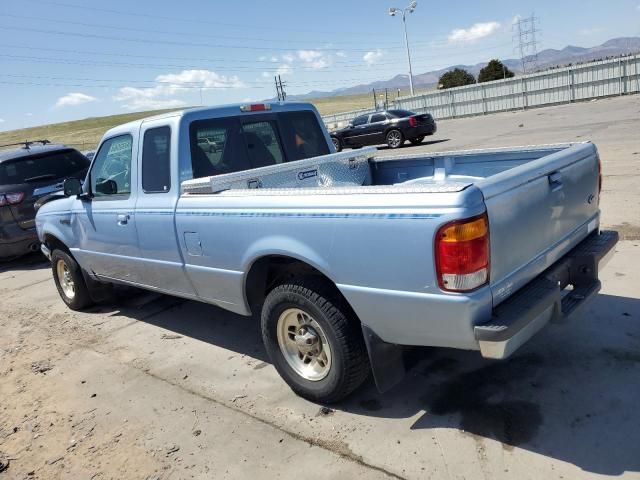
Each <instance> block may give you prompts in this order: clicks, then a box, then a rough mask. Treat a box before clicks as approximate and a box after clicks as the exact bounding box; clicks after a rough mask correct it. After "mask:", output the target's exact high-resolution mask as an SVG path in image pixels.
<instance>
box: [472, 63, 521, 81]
mask: <svg viewBox="0 0 640 480" xmlns="http://www.w3.org/2000/svg"><path fill="white" fill-rule="evenodd" d="M514 75H515V74H514V73H513V72H512V71H511V70H509V69H508V68H507V67H505V65H504V63H502V62H501V61H500V60H498V59H497V58H494V59H493V60H491V61H490V62H489V63H488V64H487V66H486V67H484V68H483V69H482V70H480V73H479V74H478V83H482V82H491V81H493V80H501V79H503V78H511V77H513V76H514Z"/></svg>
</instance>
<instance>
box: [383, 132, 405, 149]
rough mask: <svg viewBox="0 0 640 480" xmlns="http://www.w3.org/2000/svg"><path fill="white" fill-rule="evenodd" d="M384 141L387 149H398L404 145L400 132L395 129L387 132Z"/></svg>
mask: <svg viewBox="0 0 640 480" xmlns="http://www.w3.org/2000/svg"><path fill="white" fill-rule="evenodd" d="M385 141H386V142H387V145H388V146H389V148H400V147H401V146H402V144H403V143H404V135H402V132H401V131H400V130H397V129H395V128H394V129H393V130H389V131H388V132H387V135H386V137H385Z"/></svg>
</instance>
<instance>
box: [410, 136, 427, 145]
mask: <svg viewBox="0 0 640 480" xmlns="http://www.w3.org/2000/svg"><path fill="white" fill-rule="evenodd" d="M423 140H424V135H423V136H421V137H416V138H412V139H411V140H409V141H410V142H411V144H412V145H420V144H421V143H422V141H423Z"/></svg>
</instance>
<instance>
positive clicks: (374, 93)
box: [371, 88, 378, 111]
mask: <svg viewBox="0 0 640 480" xmlns="http://www.w3.org/2000/svg"><path fill="white" fill-rule="evenodd" d="M371 93H373V109H374V110H376V111H377V110H378V101H377V100H376V89H375V88H372V89H371Z"/></svg>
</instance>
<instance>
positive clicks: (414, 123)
mask: <svg viewBox="0 0 640 480" xmlns="http://www.w3.org/2000/svg"><path fill="white" fill-rule="evenodd" d="M409 125H411V126H412V127H416V126H418V119H417V118H416V117H409Z"/></svg>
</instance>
